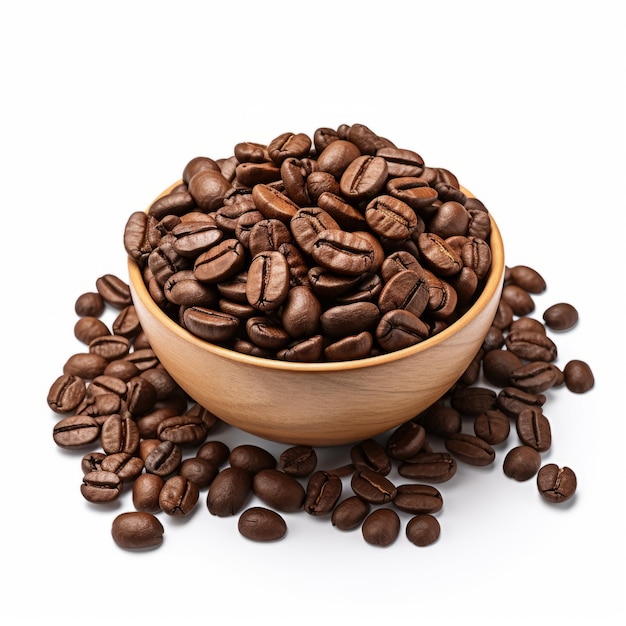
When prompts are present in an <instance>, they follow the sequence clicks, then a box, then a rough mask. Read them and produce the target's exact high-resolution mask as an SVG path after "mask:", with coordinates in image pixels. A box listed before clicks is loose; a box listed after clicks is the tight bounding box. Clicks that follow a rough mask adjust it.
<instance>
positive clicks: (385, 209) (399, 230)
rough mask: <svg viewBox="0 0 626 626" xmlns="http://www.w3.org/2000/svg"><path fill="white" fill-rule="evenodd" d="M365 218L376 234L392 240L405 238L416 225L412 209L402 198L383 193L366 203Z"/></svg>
mask: <svg viewBox="0 0 626 626" xmlns="http://www.w3.org/2000/svg"><path fill="white" fill-rule="evenodd" d="M365 220H366V221H367V224H368V226H369V227H370V228H371V229H372V230H373V231H374V232H375V233H376V234H378V235H379V236H381V237H386V238H389V239H393V240H403V239H407V238H408V237H410V236H411V233H412V232H413V231H414V230H415V228H416V227H417V216H416V215H415V212H414V211H413V209H412V208H411V207H410V206H409V205H408V204H406V203H405V202H402V200H399V199H398V198H395V197H394V196H388V195H385V194H382V195H379V196H377V197H376V198H374V199H373V200H371V201H370V202H369V203H368V205H367V207H366V208H365Z"/></svg>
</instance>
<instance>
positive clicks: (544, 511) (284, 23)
mask: <svg viewBox="0 0 626 626" xmlns="http://www.w3.org/2000/svg"><path fill="white" fill-rule="evenodd" d="M8 4H9V3H5V4H3V6H2V9H0V52H1V58H2V66H1V69H0V72H1V74H0V78H1V83H2V90H3V96H2V98H1V99H0V112H1V115H0V125H1V138H0V158H1V162H0V165H1V170H0V171H1V172H2V181H3V184H2V205H3V226H4V237H3V240H4V249H3V261H4V262H3V268H4V272H3V291H2V300H3V306H2V313H1V315H2V329H3V348H2V353H3V357H4V358H3V361H4V370H5V373H4V376H5V378H3V382H2V397H3V405H2V435H1V436H2V444H1V445H2V451H1V453H0V467H1V468H2V477H3V487H2V522H3V524H2V528H3V530H2V532H1V533H0V537H1V539H0V542H1V543H0V554H1V555H2V557H1V563H2V571H3V573H4V577H3V578H4V582H3V585H2V588H1V589H0V607H1V608H0V614H1V615H2V616H1V617H0V620H1V621H2V623H4V624H28V623H33V622H34V621H35V620H37V619H39V620H41V619H44V618H45V620H46V623H63V624H68V625H70V624H79V623H90V624H94V625H95V624H104V623H109V621H110V620H115V621H116V622H119V623H131V620H132V619H133V618H141V619H142V623H144V619H145V622H148V621H155V620H157V621H158V623H160V624H165V623H174V622H175V623H178V624H184V623H201V622H204V621H207V622H211V623H212V622H214V621H215V620H216V619H221V618H223V617H224V616H225V617H227V618H228V620H229V621H233V620H234V621H237V623H243V621H244V620H258V623H275V624H286V623H290V622H292V621H293V622H294V623H299V624H313V623H350V624H358V623H364V624H370V623H372V624H373V623H379V622H380V621H381V620H384V621H385V623H388V624H391V623H401V622H399V621H397V620H399V619H403V620H406V623H413V622H416V623H417V622H419V623H426V622H427V621H428V622H430V621H432V620H434V619H441V622H442V623H445V624H452V623H463V624H485V625H486V624H522V623H533V624H571V623H572V621H573V620H574V619H575V618H579V619H578V620H577V621H581V622H586V623H589V622H590V620H592V619H593V623H595V624H618V623H624V622H623V620H624V618H625V617H626V615H625V612H624V592H625V591H626V589H625V584H624V583H625V577H624V557H625V554H624V537H623V531H624V523H623V519H624V517H623V513H624V504H623V501H624V495H625V494H624V483H623V480H624V470H623V464H622V463H623V462H622V459H621V457H622V456H623V445H624V444H623V441H624V420H625V418H626V415H625V411H624V401H623V382H624V374H625V372H624V334H623V333H624V331H623V316H624V313H623V310H624V309H623V307H624V274H623V267H624V264H623V255H624V249H623V248H624V245H623V242H624V210H625V207H624V191H623V184H624V171H625V169H624V166H625V165H626V162H625V159H624V145H625V141H626V130H625V113H624V111H625V110H626V100H625V94H624V90H625V83H624V77H625V76H626V67H625V65H626V62H625V61H626V60H625V48H624V44H623V41H624V38H623V32H622V29H621V28H620V25H622V24H623V22H622V21H621V19H620V18H619V17H618V12H617V8H618V3H616V2H607V1H602V0H601V1H598V2H594V3H592V5H591V6H588V5H587V3H582V2H552V1H550V2H543V1H542V2H537V1H528V2H525V3H523V4H521V5H519V6H518V5H505V4H504V3H501V2H495V1H494V2H485V1H479V2H473V3H471V2H467V3H465V2H436V3H435V2H431V3H424V2H417V1H412V2H388V3H383V4H380V3H374V4H370V5H367V4H363V3H360V2H359V3H347V2H346V3H343V2H342V3H339V2H323V1H322V2H316V3H309V4H305V5H303V4H301V3H287V2H266V3H261V2H254V3H253V2H233V3H220V4H219V5H218V4H217V3H215V4H213V3H207V2H187V1H181V2H176V3H174V2H171V3H166V2H150V3H147V2H146V3H132V2H117V1H111V2H107V3H104V4H98V5H96V4H93V3H85V2H68V1H63V0H60V1H58V2H22V3H11V5H12V6H11V7H10V8H9V6H8ZM227 5H228V6H227ZM509 6H510V7H511V8H508V7H509ZM218 7H219V8H218ZM357 122H360V123H364V124H366V125H368V126H369V127H370V128H372V129H373V130H374V131H376V132H378V133H379V134H381V135H384V136H387V137H389V138H390V139H392V140H393V141H395V142H396V143H397V144H402V147H407V148H411V149H414V150H416V151H417V152H419V153H420V154H421V155H422V156H423V157H424V159H425V160H426V162H427V163H428V164H430V165H435V166H442V167H446V168H447V169H450V170H452V171H453V172H454V173H455V174H457V176H458V177H459V178H460V180H461V182H462V184H464V185H465V186H466V187H468V188H469V189H470V190H472V191H473V192H474V193H475V194H476V195H477V196H478V197H480V198H481V199H482V200H483V201H484V202H485V204H486V205H487V206H488V208H489V209H490V210H491V212H492V213H493V214H494V216H495V217H496V219H497V221H498V223H499V225H500V227H501V230H502V232H503V236H504V238H505V242H506V250H507V263H508V264H509V265H514V264H518V263H519V264H527V265H531V266H533V267H535V268H536V269H538V270H539V271H540V272H541V273H542V274H543V275H544V277H545V278H546V280H547V282H548V291H547V292H546V293H545V294H544V295H542V296H541V297H540V298H537V300H536V302H537V313H538V314H540V313H541V312H542V311H543V310H544V309H545V308H546V307H547V306H549V305H550V304H553V303H555V302H559V301H569V302H571V303H572V304H574V305H575V306H576V307H577V308H578V310H579V312H580V323H579V324H578V326H577V327H576V328H575V329H574V330H573V331H572V332H570V333H567V334H559V336H558V337H557V338H556V339H557V343H558V346H559V350H560V356H559V360H558V363H559V364H560V365H564V364H565V362H566V361H567V360H569V359H570V358H580V359H583V360H586V361H587V362H589V363H590V365H591V366H592V368H593V370H594V372H595V375H596V387H595V388H594V390H593V391H592V392H590V393H588V394H586V395H583V396H577V395H575V394H571V393H569V392H568V391H567V390H566V389H559V390H556V391H555V392H554V393H550V394H549V395H550V398H549V401H548V404H547V405H546V414H547V415H548V416H549V418H550V419H551V423H552V428H553V437H554V444H553V446H552V449H551V450H550V451H549V453H547V454H546V455H545V456H544V461H545V462H555V463H558V464H561V465H568V466H570V467H572V468H573V469H574V470H575V472H576V473H577V475H578V480H579V489H578V493H577V495H576V497H575V499H574V501H573V502H572V503H571V504H570V505H565V506H561V507H556V506H549V505H547V504H544V503H543V502H542V501H540V499H539V496H538V494H537V492H536V488H535V485H534V481H529V482H527V483H515V482H514V481H511V480H509V479H507V478H506V477H505V476H504V475H503V473H502V470H501V463H502V459H503V458H504V451H500V452H499V457H498V459H497V461H496V463H495V464H494V465H493V466H492V467H490V468H482V469H476V468H469V467H466V466H460V468H459V473H458V475H457V477H456V478H455V479H454V480H453V481H452V482H451V483H448V484H446V485H442V486H441V490H442V492H443V495H444V501H445V505H444V509H443V511H442V512H441V513H440V514H439V516H438V517H439V520H440V522H441V526H442V535H441V538H440V540H439V542H438V543H437V544H435V545H433V546H430V547H428V548H423V549H420V548H416V547H414V546H412V545H411V544H410V543H409V542H408V541H407V540H406V538H405V537H404V536H403V535H401V536H400V537H399V539H398V541H397V542H396V543H395V544H394V545H393V546H391V547H389V548H386V549H380V548H373V547H370V546H368V545H367V544H365V542H364V541H363V539H362V537H361V535H360V533H359V532H358V531H356V532H352V533H342V532H340V531H338V530H336V529H334V528H333V527H332V526H331V525H330V522H329V521H328V520H327V519H323V520H320V519H314V518H311V517H309V516H307V515H306V514H304V513H301V514H296V515H287V516H286V519H287V522H288V525H289V534H288V536H287V537H286V538H285V540H283V541H282V542H280V543H277V544H271V545H257V544H253V543H251V542H249V541H246V540H244V539H243V538H242V537H241V536H239V534H238V532H237V529H236V523H237V520H236V518H232V519H217V518H214V517H212V516H210V515H209V513H208V511H207V510H206V508H205V505H204V494H203V495H202V496H201V503H200V504H199V505H198V508H197V509H196V512H195V514H194V515H193V516H192V517H191V518H190V519H188V520H185V521H178V520H174V519H166V516H165V515H161V519H162V520H163V522H164V524H165V527H166V540H165V543H164V545H163V546H162V547H161V548H160V549H158V550H156V551H153V552H149V553H143V554H133V553H129V552H124V551H122V550H120V549H118V548H117V547H116V546H115V545H114V544H113V542H112V540H111V537H110V526H111V521H112V519H113V517H114V516H115V515H116V514H117V513H118V512H121V511H124V510H130V509H131V504H130V499H129V494H126V495H125V496H124V497H123V498H122V500H121V501H120V502H119V503H118V504H117V505H116V506H112V507H108V508H107V507H104V509H98V508H97V507H93V506H90V505H89V504H88V503H86V502H85V501H84V500H83V499H82V497H81V495H80V492H79V485H80V482H81V478H82V477H81V473H80V468H79V462H80V461H79V459H80V455H79V454H68V453H65V452H63V451H61V450H60V449H58V448H57V447H56V446H55V444H54V443H53V441H52V437H51V431H52V426H53V424H54V422H55V419H56V418H55V417H54V416H53V415H52V414H51V412H50V411H49V410H48V408H47V406H46V395H47V392H48V388H49V386H50V384H51V383H52V381H53V380H54V379H55V378H56V376H57V375H58V374H59V373H60V371H61V368H62V365H63V363H64V362H65V360H66V359H67V358H68V357H69V356H70V355H71V354H73V353H74V352H76V351H79V350H80V346H79V345H78V343H77V342H76V340H75V339H74V338H73V325H74V323H75V319H76V318H75V316H74V312H73V305H74V300H75V298H76V297H77V296H78V295H79V294H81V293H82V292H84V291H89V290H92V289H93V288H94V283H95V279H96V278H97V277H98V276H100V275H102V274H104V273H118V274H119V275H125V257H124V251H123V248H122V243H121V241H122V230H123V227H124V224H125V221H126V219H127V217H128V215H129V214H130V213H131V212H132V211H135V210H139V209H144V208H145V207H146V206H147V204H148V203H149V202H150V201H151V200H152V198H153V197H154V196H155V195H157V194H158V193H159V192H160V191H161V190H162V189H163V188H164V187H166V186H167V185H169V184H170V183H171V182H173V181H174V180H175V179H177V178H178V177H179V176H180V175H181V173H182V168H183V166H184V164H185V163H186V162H187V161H188V160H189V159H190V158H192V157H194V156H197V155H200V154H202V155H206V156H211V157H213V158H219V157H222V156H228V155H230V154H231V153H232V149H233V147H234V145H235V143H237V142H239V141H243V140H250V141H259V142H267V141H269V140H270V139H272V138H273V137H274V136H276V135H278V134H279V133H281V132H283V131H286V130H289V131H293V132H300V131H302V132H308V133H312V132H313V131H314V130H315V128H317V127H319V126H331V127H336V126H338V125H339V124H341V123H357ZM7 246H8V250H7ZM220 435H221V433H220ZM224 436H225V437H226V438H227V440H229V441H230V442H244V440H245V441H248V442H249V441H253V439H252V438H250V437H245V436H243V435H241V434H239V433H236V432H232V431H230V432H228V433H225V434H224ZM514 443H515V436H514V434H512V435H511V437H510V439H509V441H508V444H507V446H505V447H504V449H506V448H508V447H510V446H512V445H514ZM276 449H278V448H276ZM324 454H329V455H330V456H333V455H334V454H337V451H335V452H334V453H333V452H331V451H326V452H325V453H324ZM403 521H406V517H403ZM218 616H219V617H218Z"/></svg>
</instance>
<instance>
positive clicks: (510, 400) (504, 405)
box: [497, 387, 546, 418]
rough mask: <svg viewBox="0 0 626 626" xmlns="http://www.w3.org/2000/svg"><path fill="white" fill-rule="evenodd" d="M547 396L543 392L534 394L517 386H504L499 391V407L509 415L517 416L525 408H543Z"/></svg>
mask: <svg viewBox="0 0 626 626" xmlns="http://www.w3.org/2000/svg"><path fill="white" fill-rule="evenodd" d="M545 401H546V397H545V396H544V395H543V394H533V393H528V392H526V391H522V390H521V389H517V388H516V387H504V388H503V389H501V390H500V391H499V392H498V398H497V404H498V408H499V409H500V410H502V411H503V412H504V413H506V414H507V415H508V416H509V417H513V418H516V417H517V416H518V415H519V414H520V413H521V412H522V411H523V410H524V409H535V410H541V407H542V406H543V405H544V403H545Z"/></svg>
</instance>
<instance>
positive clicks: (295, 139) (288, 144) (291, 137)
mask: <svg viewBox="0 0 626 626" xmlns="http://www.w3.org/2000/svg"><path fill="white" fill-rule="evenodd" d="M310 148H311V139H310V138H309V137H308V136H307V135H305V134H304V133H291V132H287V133H282V134H280V135H278V137H276V138H274V139H272V141H270V142H269V144H268V145H267V154H268V155H269V157H270V159H271V160H272V161H274V163H276V164H277V165H280V164H281V163H282V162H283V161H284V160H285V159H287V158H290V157H296V158H298V157H303V156H306V155H307V154H308V152H309V150H310Z"/></svg>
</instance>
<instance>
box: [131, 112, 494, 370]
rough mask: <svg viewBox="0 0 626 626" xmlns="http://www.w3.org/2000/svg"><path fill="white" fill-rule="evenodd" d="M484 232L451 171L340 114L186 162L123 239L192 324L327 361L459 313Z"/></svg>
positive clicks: (158, 290) (163, 300) (382, 345)
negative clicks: (338, 119)
mask: <svg viewBox="0 0 626 626" xmlns="http://www.w3.org/2000/svg"><path fill="white" fill-rule="evenodd" d="M490 232H491V220H490V215H489V212H488V210H487V208H486V207H485V206H484V204H483V203H482V202H481V201H480V200H478V199H477V198H475V197H471V196H470V195H469V194H468V193H466V192H465V191H464V190H463V188H462V187H461V186H460V185H459V181H458V180H457V178H456V176H455V175H454V174H453V173H451V172H450V171H449V170H447V169H445V168H441V167H431V166H427V165H426V164H425V163H424V160H423V158H422V157H421V156H420V155H419V154H418V153H417V152H415V151H413V150H410V149H407V148H404V147H398V146H396V145H395V144H394V143H392V142H391V141H390V140H388V139H386V138H384V137H380V136H379V135H377V134H376V133H374V132H373V131H372V130H371V129H369V128H368V127H367V126H364V125H363V124H353V125H342V126H340V127H339V128H337V129H331V128H318V129H317V130H316V131H315V132H314V133H313V137H312V138H311V137H309V136H308V135H306V134H304V133H293V132H286V133H282V134H281V135H279V136H278V137H275V138H274V139H272V140H271V141H269V142H268V143H267V144H260V143H253V142H248V141H244V142H242V143H238V144H236V145H235V147H234V151H233V154H232V155H231V156H229V157H226V158H218V159H213V158H210V157H206V156H198V157H195V158H193V159H191V160H190V161H189V162H188V163H187V164H186V165H185V166H184V168H183V172H182V179H181V180H180V182H179V183H178V184H174V185H173V186H172V187H171V188H170V189H169V190H168V191H167V192H166V193H165V194H164V195H163V196H161V197H159V198H158V199H157V200H156V201H155V202H154V203H153V204H152V205H151V206H150V207H149V209H148V211H147V212H145V211H137V212H134V213H132V214H131V215H130V217H129V219H128V222H127V224H126V227H125V230H124V247H125V249H126V251H127V253H128V255H129V256H130V257H131V258H133V259H134V260H135V261H137V263H138V264H139V265H140V267H141V269H142V271H143V276H144V280H145V283H146V285H147V287H148V290H149V293H150V295H151V297H152V298H153V299H154V301H155V302H156V303H157V304H158V305H159V307H160V308H161V309H162V310H163V311H165V312H166V313H167V314H168V315H169V316H170V317H171V318H172V319H174V320H175V321H176V322H177V323H179V324H180V325H181V326H182V327H184V328H185V329H187V330H188V331H189V332H191V333H193V334H194V335H196V336H198V337H200V338H202V339H205V340H207V341H209V342H211V343H214V344H218V345H221V346H224V347H228V348H230V349H233V350H236V351H238V352H242V353H245V354H252V355H255V356H262V357H267V358H273V359H281V360H285V361H296V362H316V361H342V360H352V359H361V358H365V357H369V356H374V355H376V354H380V353H385V352H392V351H395V350H399V349H402V348H406V347H409V346H411V345H414V344H416V343H419V342H421V341H423V340H425V339H427V338H428V337H430V336H432V335H434V334H436V333H438V332H440V331H441V330H442V329H444V328H446V327H447V326H448V325H449V324H451V323H453V322H454V321H455V320H457V319H458V318H459V317H460V316H462V315H463V313H464V312H466V311H467V309H468V308H469V307H471V305H472V304H473V302H474V301H475V299H476V297H477V296H478V295H479V294H480V292H481V290H482V288H483V286H484V283H485V280H486V278H487V276H488V274H489V270H490V268H491V261H492V258H491V248H490V245H489V239H490Z"/></svg>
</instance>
